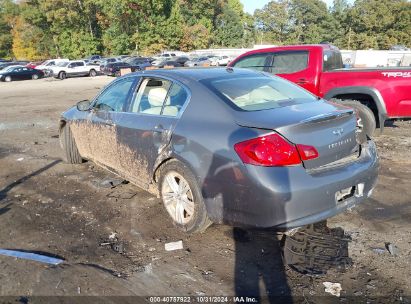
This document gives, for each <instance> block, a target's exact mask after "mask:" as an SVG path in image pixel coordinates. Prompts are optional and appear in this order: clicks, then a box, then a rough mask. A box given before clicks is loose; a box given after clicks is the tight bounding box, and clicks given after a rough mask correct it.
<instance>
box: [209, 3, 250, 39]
mask: <svg viewBox="0 0 411 304" xmlns="http://www.w3.org/2000/svg"><path fill="white" fill-rule="evenodd" d="M231 3H232V4H231V5H232V6H231V5H230V4H229V3H226V4H225V5H224V6H223V9H222V12H221V14H220V15H219V16H218V17H217V19H216V29H215V35H214V37H213V43H214V45H216V46H221V47H239V46H241V45H242V41H243V36H244V25H243V22H242V19H241V11H240V10H239V7H238V5H237V4H238V1H237V2H234V1H231Z"/></svg>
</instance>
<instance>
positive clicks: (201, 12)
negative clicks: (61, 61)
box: [0, 0, 411, 60]
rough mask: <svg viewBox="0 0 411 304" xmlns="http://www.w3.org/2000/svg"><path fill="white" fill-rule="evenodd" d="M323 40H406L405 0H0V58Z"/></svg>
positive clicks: (359, 45) (410, 26)
mask: <svg viewBox="0 0 411 304" xmlns="http://www.w3.org/2000/svg"><path fill="white" fill-rule="evenodd" d="M323 41H327V42H330V43H333V44H334V45H336V46H338V47H340V48H344V49H368V48H373V49H387V48H389V47H390V46H391V45H395V44H403V45H408V46H410V45H411V2H409V1H407V0H356V1H355V2H354V4H352V5H349V4H348V2H347V0H334V4H333V6H332V7H331V8H327V6H326V4H325V3H324V2H323V1H321V0H277V1H271V2H269V3H268V4H267V5H265V6H264V7H263V8H262V9H258V10H256V11H255V13H254V15H250V14H248V13H246V12H244V8H243V5H242V4H241V2H240V0H207V1H205V0H20V1H15V0H0V58H4V57H5V58H18V59H29V60H39V59H44V58H49V57H68V58H80V57H84V56H87V55H91V54H104V55H120V54H131V53H133V54H144V55H151V54H154V53H157V52H160V51H162V50H182V51H190V50H194V49H201V48H211V47H223V48H230V47H236V48H241V47H243V48H247V47H250V46H252V45H254V44H277V45H283V44H300V43H320V42H323Z"/></svg>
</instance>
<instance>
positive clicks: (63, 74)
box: [59, 72, 67, 80]
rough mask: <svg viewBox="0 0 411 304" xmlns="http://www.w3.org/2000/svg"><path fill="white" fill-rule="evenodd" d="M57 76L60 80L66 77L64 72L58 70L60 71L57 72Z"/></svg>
mask: <svg viewBox="0 0 411 304" xmlns="http://www.w3.org/2000/svg"><path fill="white" fill-rule="evenodd" d="M59 78H60V79H61V80H64V79H66V78H67V75H66V72H60V73H59Z"/></svg>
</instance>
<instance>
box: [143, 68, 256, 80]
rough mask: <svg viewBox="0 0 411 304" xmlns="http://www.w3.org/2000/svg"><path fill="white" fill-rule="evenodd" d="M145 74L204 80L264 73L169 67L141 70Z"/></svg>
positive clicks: (253, 75) (226, 69) (233, 69)
mask: <svg viewBox="0 0 411 304" xmlns="http://www.w3.org/2000/svg"><path fill="white" fill-rule="evenodd" d="M140 73H143V74H151V75H158V76H166V77H167V76H168V77H173V76H174V77H178V78H180V79H187V80H193V81H198V80H203V79H211V78H223V77H230V78H231V77H233V76H234V75H235V76H250V77H255V76H261V75H263V74H264V73H262V72H258V71H253V70H249V69H239V68H237V69H236V68H191V69H187V68H185V69H167V70H148V71H144V72H140Z"/></svg>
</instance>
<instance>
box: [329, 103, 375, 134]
mask: <svg viewBox="0 0 411 304" xmlns="http://www.w3.org/2000/svg"><path fill="white" fill-rule="evenodd" d="M336 102H337V103H339V104H342V105H344V106H347V107H350V108H353V109H354V110H355V111H356V112H357V115H358V116H357V117H358V119H357V126H358V128H359V132H358V137H359V139H360V141H361V142H364V141H366V140H367V136H368V137H370V138H371V137H373V136H374V133H375V130H376V128H377V121H376V119H375V116H374V113H373V112H372V111H371V109H370V108H368V107H367V106H365V105H363V104H362V103H361V102H359V101H357V100H336Z"/></svg>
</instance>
